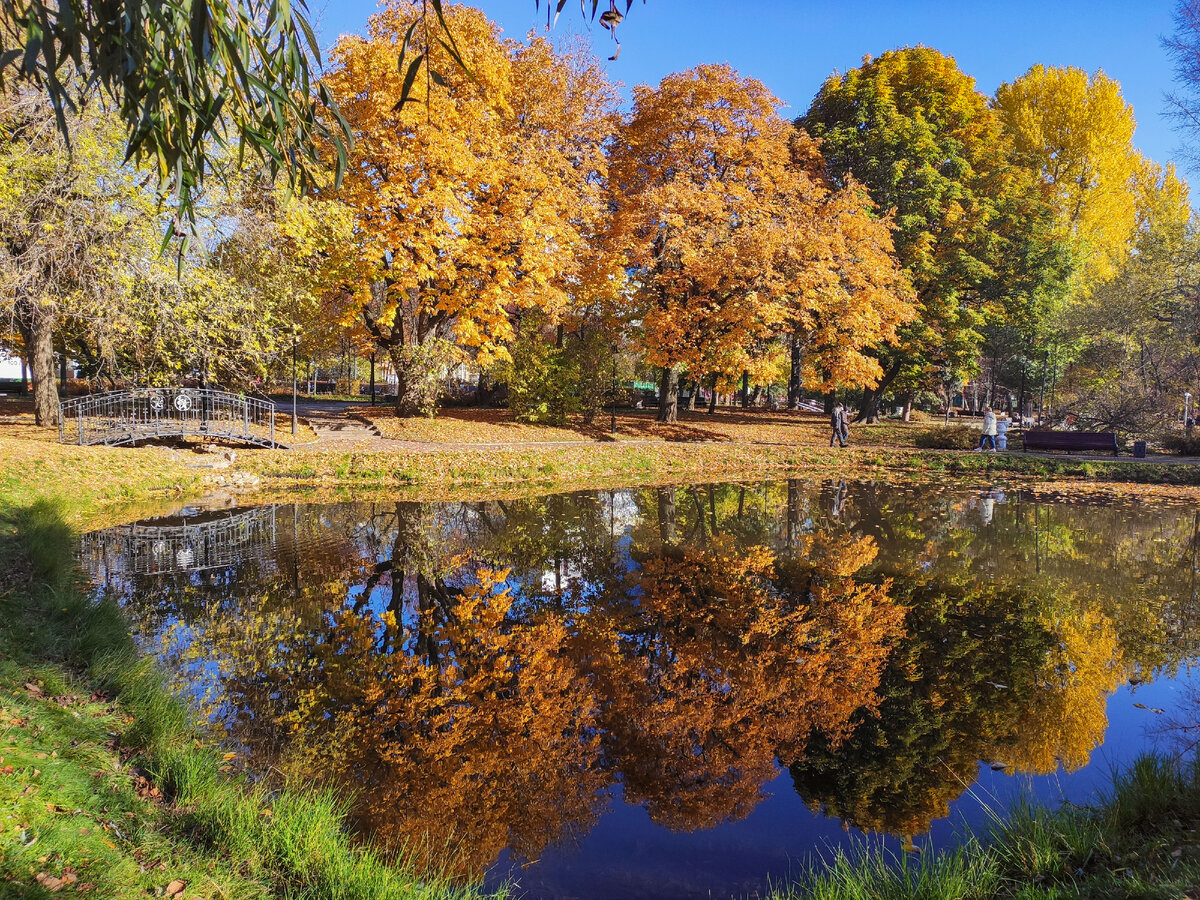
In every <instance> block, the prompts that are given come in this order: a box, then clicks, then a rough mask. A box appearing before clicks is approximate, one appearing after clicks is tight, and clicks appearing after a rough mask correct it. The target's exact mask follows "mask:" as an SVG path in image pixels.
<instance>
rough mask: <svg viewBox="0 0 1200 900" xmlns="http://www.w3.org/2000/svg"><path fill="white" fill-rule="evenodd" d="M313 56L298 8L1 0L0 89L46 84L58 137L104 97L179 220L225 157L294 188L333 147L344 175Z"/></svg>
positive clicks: (337, 134) (300, 2)
mask: <svg viewBox="0 0 1200 900" xmlns="http://www.w3.org/2000/svg"><path fill="white" fill-rule="evenodd" d="M319 61H320V52H319V49H318V45H317V38H316V35H315V33H314V32H313V29H312V26H311V25H310V24H309V21H308V10H307V6H306V4H305V2H304V0H239V2H237V3H209V2H208V0H99V2H86V0H61V2H48V0H0V88H4V87H6V86H7V85H9V84H11V83H13V82H14V81H24V82H27V83H32V84H33V85H35V86H36V87H37V88H39V89H40V90H42V91H43V92H44V93H45V95H46V97H47V98H48V99H49V100H50V103H51V105H52V106H53V108H54V111H55V115H56V118H57V120H58V128H59V131H60V132H62V134H63V136H64V137H67V138H69V129H68V126H67V117H68V116H69V115H71V114H74V113H75V112H77V111H78V110H79V108H80V107H81V106H82V105H84V104H85V103H86V102H87V101H88V98H89V97H91V96H93V95H94V94H95V93H96V92H97V91H99V92H101V93H103V94H105V95H107V96H109V97H110V98H112V99H113V100H114V101H115V102H116V105H117V107H118V109H119V112H120V117H121V120H122V122H123V123H124V126H125V129H126V136H127V145H126V153H127V158H129V159H132V158H137V159H141V160H148V161H151V162H152V163H153V164H154V165H155V167H156V169H157V172H158V176H159V179H160V183H161V184H162V186H163V187H164V188H165V189H166V190H167V191H169V192H170V193H171V194H174V195H175V197H176V198H177V202H178V207H179V217H180V218H189V217H191V215H192V204H193V198H194V196H195V192H196V190H197V188H198V187H199V186H200V184H201V183H202V181H203V179H204V177H205V174H206V172H208V171H210V170H211V168H212V166H213V164H214V162H215V161H216V160H217V159H218V158H219V157H221V156H224V155H226V154H228V153H230V152H233V153H236V154H237V156H238V157H239V158H241V157H243V156H244V155H245V154H247V153H250V154H253V155H255V156H257V157H259V158H260V159H261V160H262V161H263V163H264V164H266V166H267V167H268V168H269V169H272V170H275V171H281V172H283V173H284V174H285V175H286V176H287V178H288V180H289V183H290V184H291V185H292V186H293V187H294V188H297V189H299V190H303V189H304V188H305V187H307V186H308V185H309V184H311V183H312V181H313V179H314V177H315V176H316V173H317V171H318V170H319V169H322V168H325V167H326V165H327V164H328V162H329V161H327V160H324V159H323V158H322V156H323V153H324V148H329V149H330V150H331V151H332V156H333V157H335V159H333V160H332V163H333V166H334V169H335V173H336V177H337V178H339V179H340V177H341V173H342V171H343V169H344V168H345V164H346V138H345V129H344V127H343V126H342V124H341V122H340V117H339V116H338V115H337V110H336V107H335V106H334V105H333V103H332V101H331V98H330V96H329V94H328V92H327V91H326V90H325V88H324V87H323V86H322V85H319V84H316V83H315V81H314V79H313V77H312V73H313V69H314V68H315V66H317V65H319ZM321 106H324V107H326V108H327V109H329V110H330V111H331V112H332V113H333V115H329V116H322V115H320V114H319V108H320V107H321ZM330 123H333V124H332V125H331V124H330Z"/></svg>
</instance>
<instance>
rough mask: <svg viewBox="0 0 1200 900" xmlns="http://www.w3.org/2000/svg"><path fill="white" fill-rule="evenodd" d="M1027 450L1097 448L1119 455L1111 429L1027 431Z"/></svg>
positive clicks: (1115, 438) (1115, 437)
mask: <svg viewBox="0 0 1200 900" xmlns="http://www.w3.org/2000/svg"><path fill="white" fill-rule="evenodd" d="M1025 449H1026V450H1070V451H1077V450H1097V451H1104V452H1111V453H1112V455H1113V456H1116V455H1117V436H1116V435H1115V434H1113V433H1112V432H1111V431H1026V432H1025Z"/></svg>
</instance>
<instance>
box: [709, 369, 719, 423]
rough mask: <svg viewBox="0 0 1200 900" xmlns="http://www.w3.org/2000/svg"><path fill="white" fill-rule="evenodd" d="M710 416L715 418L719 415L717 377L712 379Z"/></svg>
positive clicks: (714, 376)
mask: <svg viewBox="0 0 1200 900" xmlns="http://www.w3.org/2000/svg"><path fill="white" fill-rule="evenodd" d="M708 414H709V415H710V416H715V415H716V414H717V376H716V375H713V377H712V393H711V394H709V396H708Z"/></svg>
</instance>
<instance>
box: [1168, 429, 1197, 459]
mask: <svg viewBox="0 0 1200 900" xmlns="http://www.w3.org/2000/svg"><path fill="white" fill-rule="evenodd" d="M1162 446H1163V449H1164V450H1168V451H1170V452H1171V453H1177V454H1178V455H1180V456H1200V431H1193V432H1192V433H1191V434H1190V435H1188V434H1180V433H1179V432H1171V433H1170V434H1165V435H1163V438H1162Z"/></svg>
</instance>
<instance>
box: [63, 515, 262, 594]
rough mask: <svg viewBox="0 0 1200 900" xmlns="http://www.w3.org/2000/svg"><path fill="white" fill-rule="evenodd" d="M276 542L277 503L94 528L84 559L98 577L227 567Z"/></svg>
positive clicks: (86, 538)
mask: <svg viewBox="0 0 1200 900" xmlns="http://www.w3.org/2000/svg"><path fill="white" fill-rule="evenodd" d="M274 548H275V507H274V506H259V507H255V508H253V509H239V510H228V511H221V512H212V513H201V514H200V515H197V516H173V517H170V518H164V519H150V520H147V521H143V522H135V523H133V524H131V525H118V526H116V527H113V528H105V529H103V530H102V531H93V532H91V533H89V534H85V535H83V537H82V538H81V539H80V562H81V564H82V565H83V568H84V570H85V571H86V572H88V574H89V575H91V576H92V577H93V578H94V579H95V580H96V581H97V582H98V583H102V582H104V581H105V580H106V579H107V578H109V577H112V576H113V575H115V574H117V573H118V572H120V573H124V574H125V575H164V574H173V573H186V572H202V571H205V570H210V569H226V568H229V567H231V566H234V565H236V564H238V563H239V562H241V561H243V560H244V559H247V558H249V557H251V556H254V557H261V556H266V555H269V554H270V553H271V552H272V551H273V550H274Z"/></svg>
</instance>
